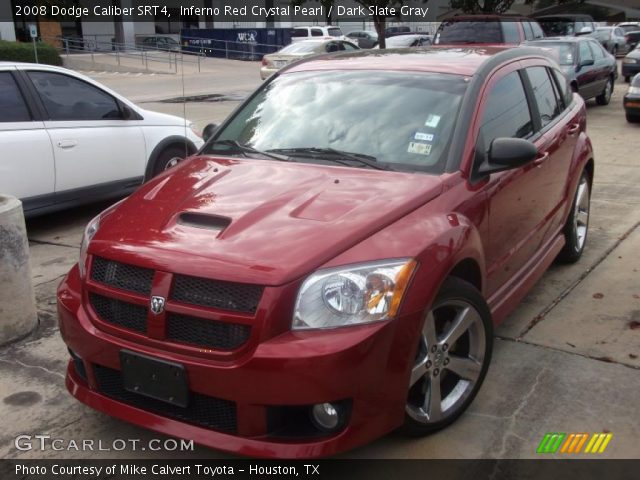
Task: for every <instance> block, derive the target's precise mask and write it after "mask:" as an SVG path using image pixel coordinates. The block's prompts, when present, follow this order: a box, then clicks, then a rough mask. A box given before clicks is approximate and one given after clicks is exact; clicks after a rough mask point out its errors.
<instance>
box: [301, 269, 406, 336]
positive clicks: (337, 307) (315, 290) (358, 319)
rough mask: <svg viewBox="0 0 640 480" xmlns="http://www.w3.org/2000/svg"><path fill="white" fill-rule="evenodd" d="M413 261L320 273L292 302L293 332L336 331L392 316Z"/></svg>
mask: <svg viewBox="0 0 640 480" xmlns="http://www.w3.org/2000/svg"><path fill="white" fill-rule="evenodd" d="M415 267H416V261H415V260H412V259H409V258H404V259H399V260H386V261H381V262H372V263H365V264H360V265H350V266H345V267H339V268H332V269H327V270H320V271H318V272H316V273H314V274H313V275H311V276H310V277H308V278H307V279H306V280H305V281H304V283H303V284H302V287H300V291H299V292H298V298H297V299H296V306H295V311H294V317H293V326H292V328H293V329H294V330H304V329H312V328H336V327H345V326H348V325H358V324H362V323H371V322H378V321H383V320H389V319H391V318H393V317H395V316H396V314H397V313H398V310H399V308H400V303H401V302H402V297H403V296H404V293H405V291H406V289H407V285H408V284H409V280H410V279H411V275H412V274H413V271H414V270H415Z"/></svg>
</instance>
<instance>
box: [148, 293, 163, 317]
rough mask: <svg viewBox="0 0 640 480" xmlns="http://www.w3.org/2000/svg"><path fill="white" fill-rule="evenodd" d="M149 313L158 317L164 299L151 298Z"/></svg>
mask: <svg viewBox="0 0 640 480" xmlns="http://www.w3.org/2000/svg"><path fill="white" fill-rule="evenodd" d="M151 311H152V312H153V313H154V314H155V315H160V314H161V313H162V312H163V311H164V297H151Z"/></svg>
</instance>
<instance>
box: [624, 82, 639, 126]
mask: <svg viewBox="0 0 640 480" xmlns="http://www.w3.org/2000/svg"><path fill="white" fill-rule="evenodd" d="M623 105H624V113H625V115H626V116H627V122H631V123H638V122H640V73H639V74H637V75H636V76H635V77H633V80H632V81H631V85H629V90H627V93H626V95H625V96H624V100H623Z"/></svg>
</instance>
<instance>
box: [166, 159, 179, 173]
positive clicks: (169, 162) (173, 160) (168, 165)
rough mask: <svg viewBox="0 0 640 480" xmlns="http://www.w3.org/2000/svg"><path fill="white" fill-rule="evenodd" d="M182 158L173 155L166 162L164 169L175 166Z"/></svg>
mask: <svg viewBox="0 0 640 480" xmlns="http://www.w3.org/2000/svg"><path fill="white" fill-rule="evenodd" d="M180 160H182V159H181V158H180V157H173V158H171V159H169V161H168V162H167V163H166V164H165V166H164V169H165V170H169V169H170V168H173V167H175V166H176V165H177V164H178V163H179V162H180Z"/></svg>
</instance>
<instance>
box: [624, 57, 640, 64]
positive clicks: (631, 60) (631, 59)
mask: <svg viewBox="0 0 640 480" xmlns="http://www.w3.org/2000/svg"><path fill="white" fill-rule="evenodd" d="M636 62H637V60H636V59H635V58H623V59H622V63H636Z"/></svg>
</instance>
